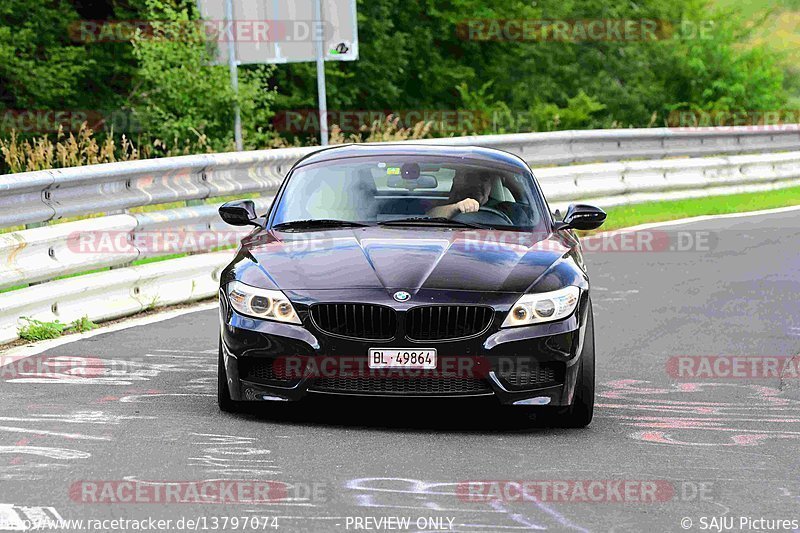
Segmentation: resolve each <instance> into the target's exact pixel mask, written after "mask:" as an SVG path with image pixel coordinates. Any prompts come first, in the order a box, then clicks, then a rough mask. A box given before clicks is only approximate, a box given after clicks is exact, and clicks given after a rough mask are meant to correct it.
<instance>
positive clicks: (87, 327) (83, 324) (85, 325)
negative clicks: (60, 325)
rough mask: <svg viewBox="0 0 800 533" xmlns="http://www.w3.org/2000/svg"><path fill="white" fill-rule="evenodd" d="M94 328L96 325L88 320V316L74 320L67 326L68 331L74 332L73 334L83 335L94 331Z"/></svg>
mask: <svg viewBox="0 0 800 533" xmlns="http://www.w3.org/2000/svg"><path fill="white" fill-rule="evenodd" d="M96 327H97V324H95V323H94V322H92V321H91V320H89V317H88V315H83V316H82V317H80V318H76V319H75V320H73V321H72V322H71V323H70V325H69V329H70V331H74V332H75V333H85V332H87V331H91V330H93V329H95V328H96Z"/></svg>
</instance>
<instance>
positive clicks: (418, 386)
mask: <svg viewBox="0 0 800 533" xmlns="http://www.w3.org/2000/svg"><path fill="white" fill-rule="evenodd" d="M308 390H310V391H317V392H334V393H342V394H375V395H379V396H380V395H387V396H391V395H393V394H398V395H404V396H426V395H449V394H452V395H458V394H467V395H469V394H486V393H489V392H491V390H492V389H491V388H489V385H487V384H486V382H484V381H482V380H480V379H475V378H443V377H442V376H435V377H426V376H417V377H413V378H412V377H408V376H405V377H368V376H364V377H325V378H320V379H317V380H316V382H314V384H313V385H312V386H311V387H309V389H308Z"/></svg>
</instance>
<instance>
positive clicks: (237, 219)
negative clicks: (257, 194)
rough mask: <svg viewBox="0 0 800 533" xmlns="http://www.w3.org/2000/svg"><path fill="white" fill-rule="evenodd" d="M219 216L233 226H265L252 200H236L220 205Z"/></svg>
mask: <svg viewBox="0 0 800 533" xmlns="http://www.w3.org/2000/svg"><path fill="white" fill-rule="evenodd" d="M219 216H220V217H221V218H222V220H224V221H225V222H226V223H228V224H230V225H231V226H248V225H253V226H263V219H261V218H259V216H258V215H257V214H256V204H254V203H253V201H252V200H234V201H232V202H226V203H224V204H222V205H221V206H220V207H219Z"/></svg>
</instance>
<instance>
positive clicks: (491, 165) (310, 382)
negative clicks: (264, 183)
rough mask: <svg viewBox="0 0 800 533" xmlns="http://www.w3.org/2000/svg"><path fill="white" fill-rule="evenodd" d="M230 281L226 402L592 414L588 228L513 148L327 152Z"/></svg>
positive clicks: (238, 207)
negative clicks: (312, 398) (559, 211)
mask: <svg viewBox="0 0 800 533" xmlns="http://www.w3.org/2000/svg"><path fill="white" fill-rule="evenodd" d="M220 214H221V216H222V218H223V219H224V220H225V221H226V222H228V223H230V224H234V225H247V224H252V225H254V226H256V229H255V230H254V231H253V232H252V233H250V234H249V235H248V236H247V237H245V238H244V239H243V240H242V243H241V247H240V248H239V250H238V252H237V254H236V257H235V259H234V260H233V262H232V263H231V264H230V265H229V266H228V267H226V268H225V270H224V271H223V274H222V277H221V280H220V319H221V322H222V333H221V340H220V348H219V383H218V396H219V405H220V408H221V409H222V410H224V411H233V410H236V408H237V407H240V406H241V402H270V401H294V400H300V399H301V398H303V397H305V396H306V395H310V394H338V395H364V396H366V395H379V396H422V397H444V396H447V397H458V396H483V395H486V396H494V397H496V398H497V400H498V401H499V402H500V403H501V404H506V405H514V406H523V407H524V406H528V407H530V406H533V407H535V408H539V409H546V410H549V411H551V412H555V413H557V421H558V423H560V424H563V425H565V426H585V425H587V424H588V423H589V422H590V421H591V419H592V411H593V406H594V364H595V357H594V333H593V319H592V304H591V298H590V292H589V278H588V276H587V274H586V267H585V265H584V262H583V258H582V255H581V247H580V243H579V241H578V239H577V237H576V235H575V233H574V232H573V231H572V230H573V229H594V228H597V227H599V226H600V225H601V224H602V223H603V221H604V220H605V217H606V215H605V213H604V212H603V211H602V210H601V209H598V208H596V207H592V206H586V205H572V206H570V208H569V209H568V211H567V213H566V215H565V217H564V220H563V221H558V220H555V219H554V217H553V215H551V213H550V210H549V208H548V205H547V202H546V200H545V198H544V196H543V195H542V191H541V189H540V187H539V184H538V183H537V182H536V179H535V178H534V176H533V174H532V172H531V170H530V168H529V167H528V166H527V164H526V163H525V162H524V161H523V160H522V159H520V158H518V157H516V156H514V155H511V154H508V153H506V152H502V151H498V150H492V149H486V148H476V147H447V146H432V145H420V144H413V145H412V144H403V145H399V144H398V145H392V144H383V145H348V146H342V147H336V148H330V149H324V150H320V151H318V152H315V153H313V154H311V155H309V156H307V157H305V158H303V159H302V160H300V161H298V162H297V164H295V165H294V166H293V167H292V169H291V170H290V171H289V173H288V175H287V177H286V180H285V181H284V183H283V184H282V186H281V188H280V190H279V191H278V193H277V195H276V197H275V201H274V202H273V204H272V206H271V208H270V209H269V211H268V212H267V213H266V214H265V215H264V216H258V215H257V213H256V212H255V209H254V205H253V202H251V201H249V200H244V201H236V202H229V203H226V204H225V205H223V206H222V207H220Z"/></svg>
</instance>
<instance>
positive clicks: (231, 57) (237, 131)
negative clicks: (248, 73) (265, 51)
mask: <svg viewBox="0 0 800 533" xmlns="http://www.w3.org/2000/svg"><path fill="white" fill-rule="evenodd" d="M233 20H234V18H233V0H225V22H226V24H225V25H226V26H227V34H228V35H227V39H228V42H229V43H232V42H234V39H235V37H234V35H233ZM228 70H230V73H231V88H232V89H233V94H234V95H235V96H236V98H239V70H238V66H237V65H236V47H235V46H229V47H228ZM233 137H234V139H235V142H236V150H237V151H238V152H241V151H242V150H244V143H243V141H242V115H241V111H240V109H239V102H238V101H236V102H235V103H234V104H233Z"/></svg>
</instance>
